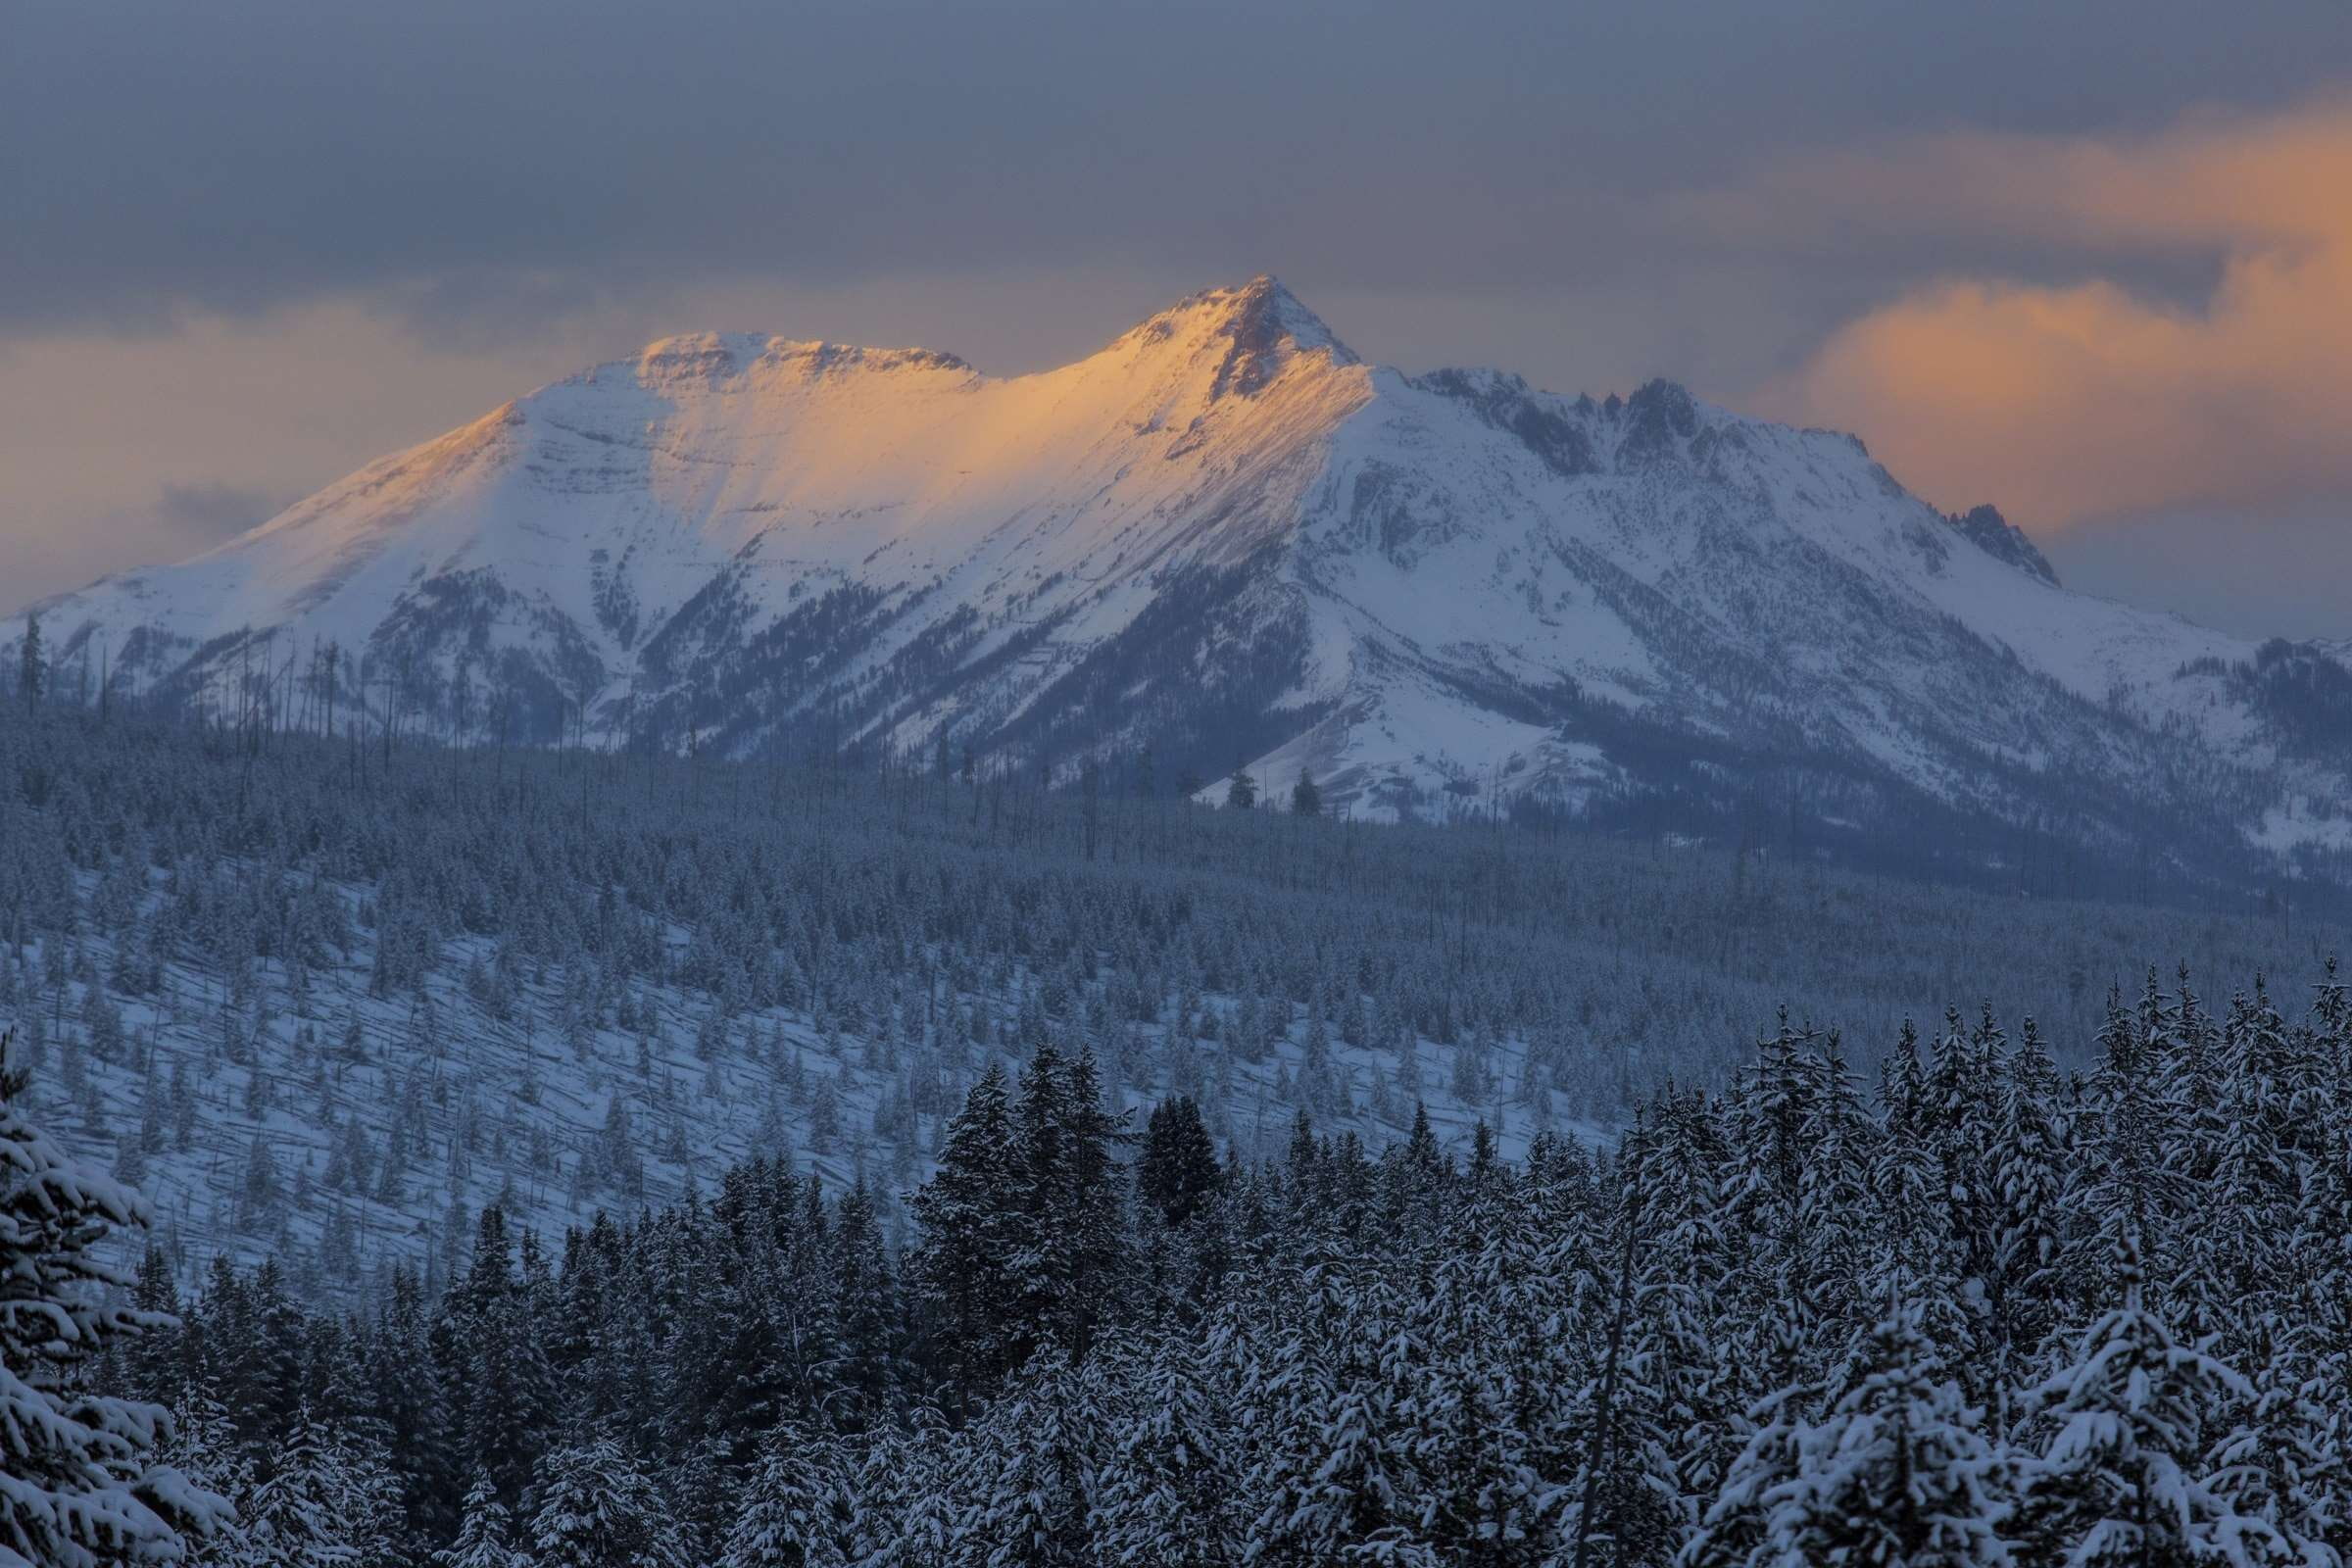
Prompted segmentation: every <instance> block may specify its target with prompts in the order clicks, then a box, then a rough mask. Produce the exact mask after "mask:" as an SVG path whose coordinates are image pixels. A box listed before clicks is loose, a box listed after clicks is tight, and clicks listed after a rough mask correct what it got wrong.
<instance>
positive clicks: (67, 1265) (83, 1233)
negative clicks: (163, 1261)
mask: <svg viewBox="0 0 2352 1568" xmlns="http://www.w3.org/2000/svg"><path fill="white" fill-rule="evenodd" d="M13 1045H14V1037H13V1032H11V1033H9V1034H0V1568H98V1565H101V1564H109V1563H131V1562H161V1561H168V1560H170V1559H171V1558H172V1556H173V1555H174V1554H175V1553H176V1552H177V1550H178V1534H179V1533H180V1532H182V1531H186V1532H190V1533H193V1534H197V1535H201V1534H203V1533H204V1532H206V1531H208V1530H210V1529H211V1528H213V1527H214V1526H215V1525H216V1524H217V1523H219V1522H221V1521H222V1520H223V1519H225V1517H226V1515H227V1507H226V1504H225V1503H224V1502H223V1501H222V1499H221V1498H220V1497H219V1496H217V1495H213V1494H211V1493H208V1492H206V1491H204V1490H203V1489H202V1488H201V1487H199V1486H196V1485H195V1484H193V1483H192V1482H190V1481H189V1480H188V1478H187V1477H185V1476H183V1475H182V1474H180V1472H178V1471H177V1470H174V1469H172V1467H171V1466H169V1465H168V1464H165V1463H163V1462H161V1461H160V1460H159V1459H158V1458H157V1456H156V1452H155V1450H156V1447H157V1446H158V1444H159V1443H161V1442H163V1441H164V1440H166V1439H167V1438H168V1437H169V1436H170V1433H171V1416H170V1413H169V1412H168V1411H166V1410H165V1409H164V1408H163V1407H162V1406H160V1405H154V1404H145V1403H136V1402H133V1401H130V1400H126V1399H122V1398H116V1397H107V1396H104V1395H99V1394H94V1393H92V1392H90V1391H89V1390H88V1389H87V1388H86V1387H85V1386H83V1384H82V1381H81V1375H82V1373H83V1372H84V1370H85V1369H86V1368H87V1367H88V1365H89V1364H90V1363H91V1362H92V1361H93V1359H94V1358H95V1357H96V1356H98V1355H99V1354H100V1353H101V1352H103V1351H106V1350H108V1349H110V1348H113V1347H114V1346H115V1345H116V1343H117V1342H118V1341H126V1340H128V1339H130V1338H131V1337H133V1336H135V1335H138V1334H140V1333H143V1332H150V1331H154V1330H158V1329H162V1328H166V1327H168V1326H169V1324H170V1320H169V1319H165V1318H161V1317H159V1316H157V1315H155V1314H151V1313H145V1312H141V1311H139V1310H137V1309H136V1308H133V1307H129V1306H124V1305H116V1304H110V1303H109V1302H108V1300H107V1295H108V1293H110V1292H123V1291H127V1290H128V1289H129V1288H130V1287H131V1285H132V1284H133V1283H134V1279H133V1276H132V1274H131V1273H130V1272H129V1271H128V1270H126V1269H124V1268H122V1267H120V1266H118V1265H116V1264H112V1263H108V1262H105V1261H103V1260H101V1258H100V1257H99V1256H98V1255H97V1249H98V1247H99V1245H100V1244H101V1242H102V1241H103V1240H104V1239H105V1237H106V1236H107V1234H108V1232H109V1231H110V1230H122V1229H125V1228H127V1227H131V1226H143V1225H145V1224H147V1223H148V1222H149V1219H150V1215H149V1211H148V1209H147V1206H146V1203H145V1202H144V1201H142V1200H141V1199H140V1198H139V1197H138V1195H137V1194H135V1193H132V1192H129V1191H126V1190H125V1189H123V1187H121V1186H119V1185H117V1184H116V1183H115V1182H114V1181H113V1180H112V1179H111V1178H109V1177H106V1176H102V1175H99V1174H98V1173H97V1172H95V1171H89V1170H83V1169H80V1168H78V1167H77V1166H75V1165H74V1164H73V1162H72V1161H71V1160H70V1159H68V1158H67V1157H66V1154H65V1152H64V1151H63V1150H62V1149H60V1148H59V1147H58V1146H57V1145H56V1144H55V1143H53V1142H52V1141H51V1140H50V1139H49V1138H48V1137H47V1136H45V1135H44V1134H43V1133H42V1132H41V1131H40V1130H39V1129H38V1128H36V1127H35V1126H34V1125H33V1124H32V1121H31V1118H30V1115H29V1111H28V1106H27V1103H26V1101H27V1095H26V1090H27V1088H28V1084H29V1075H28V1074H27V1073H26V1072H25V1071H22V1070H20V1069H19V1068H18V1067H17V1065H16V1063H15V1061H14V1060H13V1059H12V1048H13Z"/></svg>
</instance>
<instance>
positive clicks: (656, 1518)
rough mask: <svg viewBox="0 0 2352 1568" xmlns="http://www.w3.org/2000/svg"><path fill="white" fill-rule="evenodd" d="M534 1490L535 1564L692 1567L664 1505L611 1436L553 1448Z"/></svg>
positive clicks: (544, 1567)
mask: <svg viewBox="0 0 2352 1568" xmlns="http://www.w3.org/2000/svg"><path fill="white" fill-rule="evenodd" d="M537 1496H538V1499H539V1506H538V1508H537V1510H536V1511H535V1512H534V1513H533V1514H532V1515H531V1521H530V1527H529V1545H528V1548H527V1549H528V1551H529V1554H530V1559H531V1562H532V1564H533V1568H695V1559H694V1554H693V1553H692V1552H691V1551H690V1550H688V1549H687V1545H686V1544H685V1542H683V1541H682V1540H680V1539H679V1536H678V1531H677V1528H676V1526H675V1525H674V1524H673V1523H672V1521H671V1514H670V1508H669V1505H668V1503H667V1502H666V1501H664V1500H663V1498H662V1495H661V1494H660V1493H659V1492H657V1491H656V1490H655V1489H654V1484H653V1483H652V1482H651V1481H649V1480H647V1479H646V1477H645V1474H644V1472H643V1471H641V1470H639V1469H638V1468H637V1466H636V1465H635V1464H634V1463H633V1462H631V1460H630V1459H629V1456H628V1455H627V1454H626V1453H624V1452H622V1451H621V1448H620V1446H619V1445H618V1444H616V1443H613V1441H611V1440H610V1439H601V1438H600V1439H598V1440H596V1441H594V1442H591V1443H584V1444H577V1445H574V1446H569V1447H563V1448H555V1449H551V1450H550V1451H549V1453H548V1454H547V1456H546V1457H545V1458H544V1459H542V1460H541V1461H540V1463H539V1472H538V1476H537Z"/></svg>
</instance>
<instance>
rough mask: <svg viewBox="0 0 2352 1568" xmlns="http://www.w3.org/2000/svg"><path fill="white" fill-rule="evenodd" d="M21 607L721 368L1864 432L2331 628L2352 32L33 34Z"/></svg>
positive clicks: (7, 362)
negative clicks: (1275, 337) (1241, 307)
mask: <svg viewBox="0 0 2352 1568" xmlns="http://www.w3.org/2000/svg"><path fill="white" fill-rule="evenodd" d="M6 33H7V36H6V45H5V47H4V48H0V609H5V608H8V607H11V606H13V605H15V604H18V603H21V602H23V601H25V600H26V599H29V598H33V597H36V596H38V595H39V594H42V593H46V592H49V591H53V590H56V589H58V588H62V587H67V586H71V585H73V584H75V583H78V582H80V581H82V580H86V579H87V578H89V577H91V576H93V575H95V574H97V573H99V572H101V571H105V570H111V569H114V568H117V567H120V566H124V565H130V564H138V563H141V562H146V561H154V560H166V559H174V558H177V557H180V556H184V555H186V554H189V553H191V552H192V551H194V550H196V549H198V548H201V547H203V546H205V545H207V544H210V543H213V542H215V541H217V540H219V539H221V538H223V537H226V536H227V535H228V534H230V533H233V532H235V531H237V530H238V529H240V528H242V527H245V526H248V525H250V524H252V523H254V522H257V521H259V520H261V518H262V517H263V516H265V515H268V513H270V511H271V510H273V509H274V508H275V507H276V506H278V505H281V504H283V503H285V502H287V501H290V500H292V499H295V498H297V497H299V496H300V495H302V494H304V493H307V492H308V491H310V490H312V489H315V488H317V487H318V486H319V485H321V484H323V483H325V482H327V481H329V480H331V479H333V478H335V477H337V476H339V475H340V474H342V473H344V472H346V471H348V470H350V469H351V468H353V467H356V466H359V465H360V464H361V463H363V462H365V461H367V460H368V459H369V458H371V457H374V456H377V455H379V454H381V453H383V452H386V451H389V450H392V449H394V448H397V447H401V446H405V445H408V444H410V443H412V442H415V441H417V440H420V439H422V438H424V437H426V436H429V435H432V434H434V433H437V432H438V431H440V430H442V429H445V428H448V427H450V426H452V425H455V424H458V423H461V422H463V421H465V420H466V419H468V418H471V417H474V416H476V415H478V414H479V413H481V412H483V411H484V410H486V409H488V408H490V407H492V406H493V405H495V404H497V403H498V402H500V401H502V400H504V399H505V398H507V397H510V396H513V395H515V394H516V393H518V392H521V391H524V390H527V389H528V388H529V387H531V386H533V385H536V384H538V383H540V382H543V381H546V380H548V379H551V378H553V377H555V376H558V375H562V374H564V373H567V372H568V371H570V370H572V369H574V368H578V367H579V366H581V365H584V364H587V363H590V362H592V361H595V360H598V359H605V358H612V357H614V356H617V355H620V354H625V353H627V352H628V351H629V350H631V349H633V348H634V347H636V346H637V345H638V344H639V343H641V342H643V341H644V340H646V339H648V338H651V337H654V336H659V335H662V334H663V333H666V332H673V331H680V330H688V329H694V328H701V327H722V328H730V329H757V330H773V331H779V332H784V333H787V334H790V335H794V336H801V337H831V338H837V339H850V340H861V341H869V342H873V341H878V342H887V343H920V344H923V345H926V346H929V347H935V348H942V349H948V350H952V351H954V352H956V353H959V354H962V355H963V356H964V357H965V358H967V359H969V360H972V361H973V362H974V363H976V364H978V365H979V366H981V367H982V368H986V369H990V370H997V371H1018V370H1024V369H1031V368H1040V367H1044V366H1048V365H1052V364H1056V363H1060V362H1062V361H1065V360H1067V359H1069V358H1072V357H1074V356H1076V355H1079V354H1083V353H1085V352H1087V351H1089V350H1091V349H1093V348H1095V347H1097V346H1099V345H1100V344H1101V343H1103V342H1104V341H1106V340H1107V339H1109V338H1110V337H1112V336H1114V335H1116V333H1117V332H1119V331H1120V330H1121V329H1123V328H1124V327H1126V326H1127V325H1129V324H1131V323H1132V322H1133V321H1134V320H1135V319H1138V318H1139V317H1141V316H1143V315H1145V314H1147V313H1149V312H1150V311H1152V310H1153V309H1156V308H1158V307H1159V306H1161V305H1164V304H1166V303H1167V302H1169V301H1170V300H1172V299H1174V298H1176V297H1177V296H1180V295H1182V294H1185V293H1188V292H1191V291H1192V290H1194V289H1197V288H1200V287H1202V286H1205V285H1207V284H1209V283H1212V282H1220V281H1230V280H1234V279H1238V278H1241V277H1245V276H1248V275H1249V274H1250V273H1252V272H1256V271H1260V270H1270V271H1275V272H1278V273H1280V274H1281V275H1282V276H1283V278H1284V279H1285V280H1286V281H1287V282H1289V283H1290V284H1291V286H1292V288H1293V289H1294V290H1295V291H1296V292H1298V293H1299V295H1300V296H1301V297H1302V298H1303V299H1305V301H1306V302H1307V303H1308V304H1309V305H1310V306H1312V307H1313V308H1314V309H1315V310H1317V311H1318V312H1319V313H1320V314H1321V315H1322V316H1324V317H1325V318H1326V319H1328V320H1329V321H1330V322H1331V323H1332V325H1333V326H1334V328H1335V329H1337V330H1338V331H1339V332H1340V333H1341V335H1343V336H1344V337H1346V338H1347V339H1348V341H1349V342H1350V343H1351V344H1353V345H1354V346H1355V347H1356V348H1357V349H1358V350H1359V351H1361V352H1364V353H1366V354H1368V355H1370V356H1372V357H1374V358H1376V359H1380V360H1384V361H1387V362H1390V363H1394V364H1397V365H1400V366H1402V367H1404V368H1408V369H1420V368H1429V367H1433V366H1437V365H1444V364H1465V363H1467V364H1494V365H1499V366H1502V367H1504V368H1512V369H1517V370H1520V371H1522V372H1523V373H1525V374H1526V375H1528V377H1529V378H1530V379H1531V380H1535V381H1537V382H1539V383H1541V384H1544V385H1546V386H1549V387H1552V388H1555V389H1558V390H1562V391H1570V392H1574V391H1588V390H1589V391H1593V392H1594V393H1596V394H1597V393H1601V392H1605V391H1608V390H1610V389H1613V388H1616V389H1622V388H1629V387H1631V386H1633V385H1635V384H1637V383H1639V382H1640V381H1642V380H1643V379H1645V378H1647V377H1648V376H1650V375H1653V374H1665V375H1671V376H1675V377H1677V378H1679V379H1682V380H1684V381H1686V382H1688V383H1689V384H1690V385H1691V387H1692V389H1693V390H1694V391H1696V392H1697V393H1699V395H1701V396H1702V397H1705V398H1708V399H1711V400H1713V401H1715V402H1719V403H1723V404H1727V405H1730V406H1732V407H1735V408H1740V409H1743V410H1749V411H1753V412H1757V413H1762V414H1768V415H1772V416H1774V417H1789V418H1800V419H1803V420H1806V421H1807V422H1815V423H1832V424H1837V425H1839V426H1842V427H1846V428H1851V429H1854V430H1856V431H1858V432H1859V433H1860V434H1861V435H1863V436H1864V438H1865V439H1866V440H1868V441H1869V442H1870V444H1871V447H1872V450H1873V451H1874V452H1875V453H1877V454H1878V455H1879V456H1880V457H1882V458H1883V459H1885V460H1886V461H1887V464H1888V465H1889V466H1890V467H1892V468H1893V469H1894V471H1895V473H1896V475H1897V476H1898V477H1900V478H1902V479H1904V480H1905V481H1906V482H1907V483H1909V484H1911V485H1912V486H1913V488H1915V489H1917V490H1919V491H1920V492H1921V493H1922V494H1923V495H1925V496H1927V497H1928V499H1930V500H1932V501H1934V502H1936V503H1937V504H1939V505H1942V506H1945V507H1950V508H1957V507H1962V506H1966V505H1971V504H1974V503H1976V502H1979V501H1992V502H1994V503H1996V504H1998V505H2000V506H2002V507H2003V509H2004V510H2005V511H2007V512H2008V513H2009V515H2011V516H2012V518H2013V519H2014V520H2016V521H2018V522H2020V523H2021V524H2023V525H2024V526H2025V527H2027V528H2028V529H2030V530H2032V531H2033V532H2034V533H2035V535H2036V536H2037V537H2039V538H2040V539H2041V540H2042V541H2043V542H2044V545H2045V548H2047V549H2048V550H2049V552H2050V553H2051V555H2052V556H2053V558H2054V559H2055V560H2056V561H2057V563H2058V564H2059V567H2060V569H2061V571H2062V573H2064V574H2066V575H2068V576H2069V577H2070V578H2072V579H2073V580H2074V581H2076V582H2077V583H2078V584H2079V585H2082V586H2086V587H2090V588H2094V589H2096V590H2098V591H2102V592H2110V593H2116V594H2119V595H2123V596H2126V597H2131V598H2135V599H2140V600H2143V601H2147V602H2151V603H2158V604H2163V605H2167V606H2171V607H2173V608H2178V609H2180V610H2183V611H2186V612H2188V613H2193V614H2196V615H2198V616H2200V617H2202V618H2206V619H2209V620H2214V621H2218V622H2222V623H2225V624H2229V625H2231V626H2234V627H2238V628H2241V629H2245V630H2250V631H2269V630H2278V631H2285V632H2292V633H2302V634H2308V633H2327V634H2330V635H2341V636H2352V436H2348V435H2347V434H2346V430H2347V426H2348V424H2352V394H2347V392H2346V390H2345V387H2346V383H2347V382H2348V381H2352V197H2348V196H2347V194H2346V193H2347V192H2352V10H2348V9H2347V6H2346V4H2345V3H2344V0H2310V3H2306V4H2294V3H2281V4H2270V5H2266V4H2260V3H2256V4H2250V5H2246V6H2239V7H2232V8H2227V9H2226V10H2225V8H2217V7H2215V6H2213V5H2212V4H2211V3H2210V0H2196V3H2172V0H2131V3H2129V4H2122V3H2118V4H2084V5H2070V6H2060V7H2052V6H2049V5H2047V4H2046V3H2042V0H2036V3H2034V4H2024V3H2010V0H1971V3H1970V4H1967V5H1957V6H1954V5H1946V6H1936V7H1930V6H1917V5H1900V6H1888V5H1879V4H1866V3H1862V0H1854V3H1849V4H1839V5H1830V4H1815V3H1806V0H1777V3H1775V4H1771V5H1757V4H1755V3H1753V0H1723V3H1708V4H1699V3H1675V0H1653V3H1649V4H1643V5H1625V4H1609V5H1605V6H1603V5H1588V4H1582V3H1564V0H1512V3H1508V4H1504V3H1478V0H1468V3H1463V0H1455V3H1451V4H1446V5H1438V4H1431V3H1429V0H1413V3H1409V4H1406V3H1392V0H1343V3H1331V4H1321V3H1300V0H1274V3H1267V0H1254V3H1251V4H1248V5H1233V6H1222V5H1218V6H1209V5H1194V4H1178V3H1171V0H1160V3H1155V4H1152V5H1148V6H1147V5H1125V4H1119V3H1113V0H1086V3H1073V4H1045V3H1040V4H1026V5H1001V4H979V3H974V0H962V3H939V4H932V3H921V0H855V3H841V4H823V3H820V4H788V3H772V4H756V3H749V0H744V3H736V4H715V3H708V0H669V3H665V4H662V5H648V4H645V3H643V0H628V3H625V4H624V3H613V0H561V3H557V0H545V3H537V0H523V3H515V0H464V3H451V0H406V3H403V4H398V5H359V4H346V3H341V0H331V3H323V4H322V3H320V0H266V3H253V0H214V3H212V4H208V5H204V6H190V5H187V4H186V3H185V0H154V3H145V0H105V3H103V4H91V3H89V0H15V3H14V4H13V5H12V6H11V8H10V20H9V23H8V26H7V29H6Z"/></svg>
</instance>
